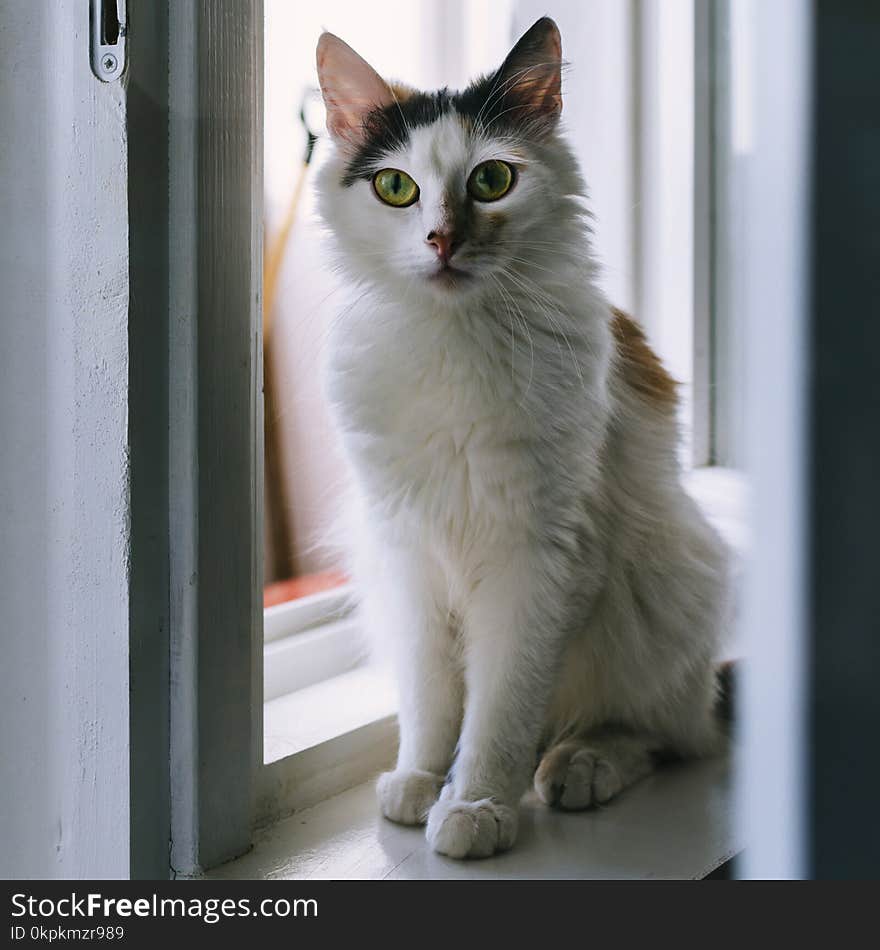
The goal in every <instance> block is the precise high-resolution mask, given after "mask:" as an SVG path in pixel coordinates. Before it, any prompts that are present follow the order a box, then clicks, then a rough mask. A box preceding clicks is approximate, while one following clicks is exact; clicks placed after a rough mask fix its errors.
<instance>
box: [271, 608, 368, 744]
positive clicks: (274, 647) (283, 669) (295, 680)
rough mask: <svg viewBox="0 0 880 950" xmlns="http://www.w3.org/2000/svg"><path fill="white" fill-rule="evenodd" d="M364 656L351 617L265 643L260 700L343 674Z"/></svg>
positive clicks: (361, 660) (364, 649)
mask: <svg viewBox="0 0 880 950" xmlns="http://www.w3.org/2000/svg"><path fill="white" fill-rule="evenodd" d="M365 653H366V647H365V645H364V643H363V637H362V636H361V633H360V629H359V626H358V623H357V621H356V620H355V619H354V618H350V619H348V620H337V621H335V622H333V623H327V624H324V625H323V626H321V627H319V628H318V629H316V630H306V631H303V632H302V633H296V634H294V635H293V636H291V637H284V639H282V640H275V641H273V642H272V643H267V644H266V646H265V647H264V648H263V700H264V702H265V703H269V702H270V701H271V700H273V699H277V698H278V697H279V696H285V695H288V694H290V693H293V692H297V691H298V690H301V689H304V688H306V687H308V686H312V685H313V684H315V683H320V682H322V681H324V680H328V679H331V678H332V677H335V676H338V675H339V674H341V673H345V672H346V671H347V670H350V669H352V668H353V667H355V666H357V665H358V664H359V663H361V662H363V660H364V658H365ZM264 758H265V750H264ZM266 761H268V760H266Z"/></svg>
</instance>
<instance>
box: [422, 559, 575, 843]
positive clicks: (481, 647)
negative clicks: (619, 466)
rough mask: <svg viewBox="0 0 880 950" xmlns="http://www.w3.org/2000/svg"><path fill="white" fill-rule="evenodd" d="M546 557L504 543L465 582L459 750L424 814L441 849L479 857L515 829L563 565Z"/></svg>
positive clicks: (544, 689)
mask: <svg viewBox="0 0 880 950" xmlns="http://www.w3.org/2000/svg"><path fill="white" fill-rule="evenodd" d="M554 566H555V563H554V558H553V556H552V555H545V556H542V553H541V552H536V551H532V550H528V549H526V550H521V551H518V552H513V553H511V554H510V555H509V556H506V557H505V559H504V563H503V564H502V565H501V566H499V567H498V568H496V569H495V570H494V571H492V572H491V573H490V574H489V575H488V576H485V577H483V578H482V579H481V581H480V583H479V584H478V585H477V587H476V589H475V590H474V592H473V595H472V598H471V603H470V608H469V610H468V613H467V617H466V623H465V629H464V638H465V678H466V683H467V705H466V710H465V718H464V724H463V728H462V734H461V739H460V742H459V750H458V755H457V758H456V761H455V765H454V767H453V772H452V776H451V778H450V781H449V783H448V784H447V785H446V787H445V788H444V789H443V793H442V795H441V797H440V799H439V801H438V802H437V804H436V805H434V807H433V808H432V809H431V813H430V816H429V818H428V827H427V837H428V841H429V843H430V845H431V847H432V848H433V849H434V850H435V851H437V852H439V853H441V854H446V855H449V856H450V857H453V858H477V857H488V856H489V855H491V854H494V853H495V852H497V851H504V850H506V849H507V848H509V847H511V846H512V845H513V843H514V841H515V839H516V833H517V816H518V808H519V800H520V798H521V796H522V794H523V792H524V791H525V789H526V787H527V785H528V784H529V781H530V780H531V776H532V773H533V771H534V765H535V758H536V754H537V746H538V741H539V738H540V733H541V729H542V725H543V721H544V715H545V711H546V708H547V705H548V699H549V696H550V693H551V683H552V679H553V677H554V675H555V671H556V667H557V664H558V659H559V655H560V651H561V646H562V639H563V627H562V623H561V606H562V605H563V603H564V599H565V598H564V595H563V592H562V590H561V589H560V586H559V583H558V580H559V577H561V576H563V575H564V573H565V572H564V569H560V571H558V572H555V571H554ZM554 573H555V574H556V576H555V577H554V576H553V575H554Z"/></svg>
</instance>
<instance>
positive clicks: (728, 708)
mask: <svg viewBox="0 0 880 950" xmlns="http://www.w3.org/2000/svg"><path fill="white" fill-rule="evenodd" d="M739 678H740V662H739V661H737V660H726V661H725V662H724V663H722V664H721V665H720V666H719V667H718V669H717V670H716V671H715V680H716V684H717V694H716V700H715V714H716V716H717V717H718V721H719V722H720V723H721V724H722V726H723V727H724V728H725V730H726V731H728V732H729V731H730V730H731V728H732V727H733V725H734V723H735V722H736V714H737V703H738V699H737V694H738V692H739V689H738V687H737V683H738V680H739Z"/></svg>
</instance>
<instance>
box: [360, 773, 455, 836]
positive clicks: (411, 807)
mask: <svg viewBox="0 0 880 950" xmlns="http://www.w3.org/2000/svg"><path fill="white" fill-rule="evenodd" d="M443 781H444V778H443V776H442V775H435V774H434V773H433V772H422V771H419V770H415V769H414V770H411V771H410V770H406V769H398V770H396V771H394V772H385V773H384V774H382V775H380V776H379V781H378V782H377V784H376V792H377V793H378V796H379V807H380V808H381V809H382V814H383V815H384V816H385V817H386V818H388V819H389V820H391V821H396V822H399V823H400V824H401V825H423V824H424V823H425V822H426V821H427V820H428V812H429V811H430V810H431V806H432V805H433V804H434V802H436V801H437V796H438V795H439V794H440V789H441V788H442V787H443Z"/></svg>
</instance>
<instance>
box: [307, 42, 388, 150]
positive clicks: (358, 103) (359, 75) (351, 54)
mask: <svg viewBox="0 0 880 950" xmlns="http://www.w3.org/2000/svg"><path fill="white" fill-rule="evenodd" d="M317 64H318V82H319V83H320V85H321V93H322V94H323V96H324V104H325V105H326V106H327V131H328V132H329V133H330V135H331V137H332V138H333V139H334V141H335V142H336V143H337V145H341V146H343V147H348V148H357V147H358V146H359V145H361V144H362V142H363V138H364V134H365V125H364V122H365V119H366V118H367V116H368V115H369V114H370V113H371V112H372V111H373V110H374V109H377V108H379V109H381V108H383V107H385V106H389V105H391V104H392V103H393V102H394V93H393V92H392V91H391V87H390V86H389V85H388V83H387V82H385V80H384V79H383V78H382V77H381V76H380V75H379V74H378V73H377V72H376V70H375V69H373V67H372V66H371V65H370V64H369V63H368V62H367V61H366V60H365V59H363V58H362V57H361V56H358V54H357V53H356V52H355V51H354V50H353V49H352V48H351V47H350V46H349V45H348V43H344V42H343V41H342V40H341V39H339V37H338V36H334V35H333V34H332V33H322V34H321V38H320V39H319V40H318V49H317Z"/></svg>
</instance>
